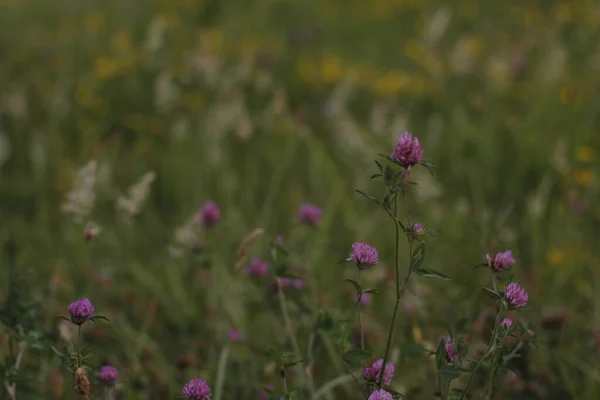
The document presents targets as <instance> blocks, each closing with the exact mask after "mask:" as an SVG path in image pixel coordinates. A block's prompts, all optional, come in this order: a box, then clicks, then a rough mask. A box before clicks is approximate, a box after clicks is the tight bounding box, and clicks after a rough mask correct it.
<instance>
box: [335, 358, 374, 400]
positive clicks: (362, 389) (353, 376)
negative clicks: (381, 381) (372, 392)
mask: <svg viewBox="0 0 600 400" xmlns="http://www.w3.org/2000/svg"><path fill="white" fill-rule="evenodd" d="M342 362H343V363H344V366H345V367H346V369H347V370H348V373H349V374H350V375H351V376H352V378H354V382H356V385H357V386H358V387H359V388H360V390H361V391H362V392H363V394H364V395H365V398H367V397H369V393H368V392H367V391H366V390H367V388H363V386H362V385H361V384H360V382H359V381H358V378H357V377H356V375H354V373H353V372H352V370H351V369H350V366H349V365H348V363H346V361H344V360H342Z"/></svg>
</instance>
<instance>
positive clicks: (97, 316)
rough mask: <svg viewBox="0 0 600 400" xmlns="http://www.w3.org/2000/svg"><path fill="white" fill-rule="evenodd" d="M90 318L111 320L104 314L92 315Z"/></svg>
mask: <svg viewBox="0 0 600 400" xmlns="http://www.w3.org/2000/svg"><path fill="white" fill-rule="evenodd" d="M90 319H95V320H96V319H103V320H105V321H108V322H110V320H109V319H108V318H106V317H105V316H103V315H92V316H91V317H90Z"/></svg>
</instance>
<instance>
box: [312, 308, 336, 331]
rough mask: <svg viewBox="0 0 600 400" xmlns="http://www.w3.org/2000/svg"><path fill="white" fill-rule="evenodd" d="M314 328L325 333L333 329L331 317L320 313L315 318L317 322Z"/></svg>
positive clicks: (325, 313)
mask: <svg viewBox="0 0 600 400" xmlns="http://www.w3.org/2000/svg"><path fill="white" fill-rule="evenodd" d="M315 326H316V328H317V329H322V330H324V331H325V332H327V331H329V330H331V329H332V328H333V318H332V317H331V315H329V313H327V312H325V311H322V312H321V313H319V315H318V316H317V322H316V324H315Z"/></svg>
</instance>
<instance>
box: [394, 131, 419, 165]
mask: <svg viewBox="0 0 600 400" xmlns="http://www.w3.org/2000/svg"><path fill="white" fill-rule="evenodd" d="M392 159H393V160H394V161H395V162H396V164H398V165H400V166H402V167H404V168H405V169H407V170H408V169H410V167H412V166H413V165H417V164H419V163H420V162H421V161H422V160H423V149H422V148H421V145H420V144H419V139H417V138H416V136H413V134H412V133H411V132H409V131H405V132H402V133H401V134H400V137H399V138H398V142H397V143H396V147H395V148H394V151H393V152H392Z"/></svg>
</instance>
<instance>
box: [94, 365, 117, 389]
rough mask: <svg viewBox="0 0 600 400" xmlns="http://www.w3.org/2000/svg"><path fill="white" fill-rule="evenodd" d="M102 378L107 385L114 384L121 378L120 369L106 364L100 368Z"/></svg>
mask: <svg viewBox="0 0 600 400" xmlns="http://www.w3.org/2000/svg"><path fill="white" fill-rule="evenodd" d="M99 375H100V380H101V381H102V382H104V384H105V385H106V386H114V385H115V383H117V379H119V371H117V369H116V368H115V367H113V366H110V365H105V366H103V367H102V368H100V374H99Z"/></svg>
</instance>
